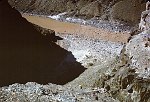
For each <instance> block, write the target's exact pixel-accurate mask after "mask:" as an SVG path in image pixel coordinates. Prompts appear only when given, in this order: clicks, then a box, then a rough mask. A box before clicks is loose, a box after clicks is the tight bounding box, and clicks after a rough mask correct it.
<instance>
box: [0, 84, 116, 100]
mask: <svg viewBox="0 0 150 102" xmlns="http://www.w3.org/2000/svg"><path fill="white" fill-rule="evenodd" d="M0 102H119V101H118V100H114V99H112V98H111V97H110V95H109V94H107V93H106V91H105V89H98V88H86V89H80V88H76V89H73V88H71V87H67V88H65V87H63V86H60V85H55V84H47V85H40V84H37V83H31V82H30V83H26V84H25V85H22V84H13V85H10V86H9V87H3V88H0Z"/></svg>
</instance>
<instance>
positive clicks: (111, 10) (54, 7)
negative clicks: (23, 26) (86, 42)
mask: <svg viewBox="0 0 150 102" xmlns="http://www.w3.org/2000/svg"><path fill="white" fill-rule="evenodd" d="M9 3H10V4H11V5H12V6H13V7H15V8H17V9H18V10H19V11H22V12H28V13H33V14H42V15H53V14H58V13H63V12H67V13H68V15H69V17H70V16H75V17H79V18H85V19H90V18H93V17H94V18H95V17H96V18H99V19H102V20H109V21H112V20H120V21H125V22H128V23H132V24H137V23H138V22H139V21H140V14H141V12H142V11H144V8H145V3H143V2H142V0H44V1H43V0H9Z"/></svg>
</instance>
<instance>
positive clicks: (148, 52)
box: [101, 10, 150, 102]
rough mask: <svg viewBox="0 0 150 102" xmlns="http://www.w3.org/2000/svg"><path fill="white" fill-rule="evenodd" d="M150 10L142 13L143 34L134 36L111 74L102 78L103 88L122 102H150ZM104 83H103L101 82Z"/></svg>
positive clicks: (141, 25)
mask: <svg viewBox="0 0 150 102" xmlns="http://www.w3.org/2000/svg"><path fill="white" fill-rule="evenodd" d="M143 15H146V16H143ZM148 15H149V10H147V11H144V12H143V13H142V17H141V22H140V25H139V26H140V28H141V27H142V29H141V30H142V32H141V33H139V34H137V35H134V36H132V39H131V40H130V41H129V43H127V44H126V46H125V47H124V49H123V50H122V53H121V57H120V60H119V62H118V64H116V65H115V66H114V67H113V68H112V71H111V73H109V74H105V75H104V76H102V79H105V80H101V81H103V87H105V88H106V89H107V90H108V92H110V93H111V94H112V96H113V97H114V98H117V99H119V100H120V101H121V102H150V32H149V30H150V27H149V26H148V25H149V24H150V21H149V16H148ZM101 83H102V82H101Z"/></svg>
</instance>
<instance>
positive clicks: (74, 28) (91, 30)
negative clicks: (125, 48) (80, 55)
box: [22, 14, 130, 43]
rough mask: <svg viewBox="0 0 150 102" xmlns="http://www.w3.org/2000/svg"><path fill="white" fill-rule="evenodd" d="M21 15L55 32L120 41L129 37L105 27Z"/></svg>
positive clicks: (125, 33) (124, 33)
mask: <svg viewBox="0 0 150 102" xmlns="http://www.w3.org/2000/svg"><path fill="white" fill-rule="evenodd" d="M22 16H23V17H24V18H26V19H27V20H28V21H29V22H31V23H34V24H36V25H39V26H41V27H44V28H47V29H52V30H54V31H55V32H56V33H62V34H76V35H81V36H82V35H84V36H86V37H89V38H94V39H102V40H106V41H112V42H122V43H126V42H127V40H128V38H129V37H130V34H129V33H128V32H114V31H109V30H107V29H101V28H96V27H92V26H85V25H80V24H75V23H69V22H61V21H57V20H53V19H50V18H47V17H43V16H35V15H28V14H23V15H22Z"/></svg>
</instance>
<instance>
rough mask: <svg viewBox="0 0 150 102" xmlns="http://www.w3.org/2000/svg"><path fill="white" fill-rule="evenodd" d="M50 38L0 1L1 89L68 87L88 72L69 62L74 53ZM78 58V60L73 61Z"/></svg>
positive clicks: (4, 2)
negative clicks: (29, 85) (27, 85)
mask: <svg viewBox="0 0 150 102" xmlns="http://www.w3.org/2000/svg"><path fill="white" fill-rule="evenodd" d="M52 38H53V39H55V38H56V37H55V34H53V36H51V38H50V39H51V41H50V39H47V38H46V37H45V36H43V35H42V34H41V33H40V32H38V31H37V30H36V29H35V28H34V27H33V25H32V24H30V23H29V22H28V21H27V20H26V19H24V18H22V17H21V14H20V13H19V12H18V11H16V10H15V9H12V8H11V6H10V5H9V4H8V3H7V1H4V0H0V86H6V85H10V84H13V83H26V82H37V83H40V84H47V83H55V84H65V83H67V82H69V81H72V80H73V79H75V78H77V77H78V76H79V75H80V74H81V73H83V72H84V71H85V68H84V67H83V66H81V64H80V63H78V62H76V61H75V62H70V63H68V62H66V61H65V59H66V57H67V56H68V55H69V56H72V57H73V58H74V56H73V55H72V53H71V52H68V51H66V50H65V49H63V48H61V47H59V46H58V45H56V44H55V43H53V42H54V41H56V39H55V40H53V39H52ZM74 59H75V58H74Z"/></svg>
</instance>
